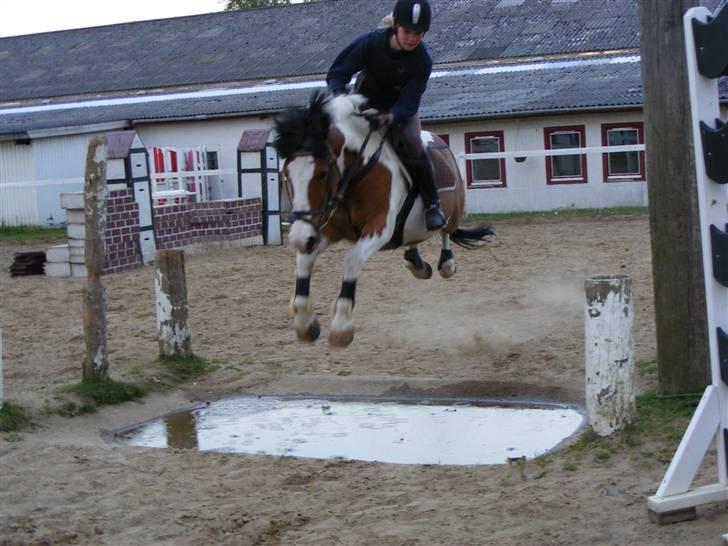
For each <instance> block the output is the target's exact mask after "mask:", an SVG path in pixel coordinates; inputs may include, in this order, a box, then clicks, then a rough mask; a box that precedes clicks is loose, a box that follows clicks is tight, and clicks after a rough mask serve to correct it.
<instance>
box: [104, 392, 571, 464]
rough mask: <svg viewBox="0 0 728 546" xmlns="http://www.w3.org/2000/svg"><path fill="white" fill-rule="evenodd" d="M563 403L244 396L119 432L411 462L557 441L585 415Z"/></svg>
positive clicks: (498, 454) (118, 438) (496, 456)
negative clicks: (511, 404) (385, 400)
mask: <svg viewBox="0 0 728 546" xmlns="http://www.w3.org/2000/svg"><path fill="white" fill-rule="evenodd" d="M583 420H584V418H583V415H582V414H581V413H579V412H578V411H577V410H575V409H573V408H569V407H562V406H546V407H545V406H525V407H524V406H504V405H497V406H496V405H492V403H491V404H490V405H487V404H484V403H477V402H469V403H460V402H458V403H445V402H431V403H430V402H428V403H422V402H418V403H412V402H382V401H371V400H367V401H352V400H323V399H293V400H291V399H281V398H268V397H266V398H254V397H244V398H235V399H230V400H222V401H219V402H214V403H211V404H210V405H208V406H206V407H203V408H199V409H195V410H192V411H188V412H182V413H176V414H174V415H170V416H167V417H163V418H159V419H156V420H154V421H149V422H147V423H143V424H141V425H139V426H136V427H134V428H130V429H127V430H125V431H122V432H120V433H117V434H115V436H114V440H113V441H114V442H117V443H121V444H124V445H128V446H145V447H157V448H167V447H173V448H187V449H198V450H201V451H219V452H229V453H252V454H259V455H288V456H294V457H310V458H317V459H350V460H361V461H379V462H386V463H406V464H452V465H470V464H504V463H507V462H508V461H509V460H518V459H521V458H526V459H531V458H533V457H536V456H538V455H541V454H543V453H546V452H548V451H550V450H552V449H554V448H555V447H557V446H558V445H559V444H560V443H561V442H562V441H563V440H564V439H566V438H568V437H569V436H571V435H572V434H574V433H575V432H576V431H577V430H578V429H579V428H580V427H581V425H582V423H583Z"/></svg>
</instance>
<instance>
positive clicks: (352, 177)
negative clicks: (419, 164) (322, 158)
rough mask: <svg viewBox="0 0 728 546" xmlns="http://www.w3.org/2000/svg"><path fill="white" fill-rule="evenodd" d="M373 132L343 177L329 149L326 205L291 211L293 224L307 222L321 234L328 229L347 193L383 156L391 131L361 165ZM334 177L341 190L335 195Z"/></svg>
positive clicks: (303, 154) (371, 131)
mask: <svg viewBox="0 0 728 546" xmlns="http://www.w3.org/2000/svg"><path fill="white" fill-rule="evenodd" d="M373 132H374V131H373V130H372V129H370V130H369V132H368V133H367V136H366V138H365V139H364V142H363V144H362V145H361V148H359V153H358V154H357V156H356V159H355V160H354V164H353V165H352V166H351V167H350V168H349V169H348V170H347V171H346V172H345V173H344V175H343V176H342V175H341V171H340V170H339V164H338V162H337V158H336V156H335V154H334V152H333V150H332V149H331V147H330V146H329V147H328V148H327V154H326V166H327V173H326V193H325V194H324V198H323V199H322V201H321V202H322V203H324V205H323V208H321V209H312V210H294V211H291V214H290V218H291V220H292V221H293V222H306V223H308V224H311V226H312V227H313V228H314V230H316V232H317V233H320V232H321V230H322V229H323V228H325V227H326V225H327V224H328V223H329V221H330V220H331V218H332V217H333V215H334V213H335V212H336V210H337V209H338V208H339V205H340V204H341V202H342V201H343V200H344V196H345V195H346V191H347V190H348V189H349V187H350V186H351V185H352V183H356V182H359V181H360V180H362V179H363V178H364V177H366V175H368V174H369V172H370V171H371V170H372V169H373V168H374V165H376V164H377V162H378V161H379V157H380V156H381V154H382V148H383V147H384V141H385V140H386V139H387V133H388V132H389V131H387V132H386V133H385V134H384V135H383V136H382V141H381V142H380V143H379V146H378V147H377V149H376V150H375V152H374V153H373V154H372V156H371V157H370V158H369V161H367V163H366V164H365V165H362V164H361V158H362V157H363V153H364V150H365V149H366V147H367V144H368V143H369V137H371V136H372V133H373ZM308 155H311V154H310V153H307V152H296V153H295V154H293V155H292V156H291V157H303V156H308ZM334 175H336V177H337V179H338V180H339V188H338V191H337V192H336V193H334V186H335V184H336V182H335V181H334V179H333V176H334Z"/></svg>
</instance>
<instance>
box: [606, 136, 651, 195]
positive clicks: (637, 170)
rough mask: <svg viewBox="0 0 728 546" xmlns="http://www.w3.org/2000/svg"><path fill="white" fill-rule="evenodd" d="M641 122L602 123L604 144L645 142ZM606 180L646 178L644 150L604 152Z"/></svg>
mask: <svg viewBox="0 0 728 546" xmlns="http://www.w3.org/2000/svg"><path fill="white" fill-rule="evenodd" d="M644 141H645V140H644V126H643V124H642V123H641V122H631V123H605V124H604V125H602V146H627V145H630V144H643V143H644ZM602 165H603V166H604V181H605V182H627V181H633V180H634V181H637V180H644V179H645V153H644V152H611V153H607V154H602Z"/></svg>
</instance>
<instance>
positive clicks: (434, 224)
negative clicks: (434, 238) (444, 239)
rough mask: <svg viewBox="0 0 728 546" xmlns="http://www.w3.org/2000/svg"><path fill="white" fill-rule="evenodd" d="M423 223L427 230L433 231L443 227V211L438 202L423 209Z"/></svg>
mask: <svg viewBox="0 0 728 546" xmlns="http://www.w3.org/2000/svg"><path fill="white" fill-rule="evenodd" d="M425 225H426V226H427V231H435V230H436V229H442V228H443V227H445V213H444V212H442V207H440V205H439V204H435V205H431V206H430V207H428V208H427V209H425Z"/></svg>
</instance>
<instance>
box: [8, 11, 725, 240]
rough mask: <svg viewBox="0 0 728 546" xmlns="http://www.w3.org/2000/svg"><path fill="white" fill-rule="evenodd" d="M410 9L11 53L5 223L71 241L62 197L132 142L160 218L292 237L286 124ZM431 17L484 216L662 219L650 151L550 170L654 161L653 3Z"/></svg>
mask: <svg viewBox="0 0 728 546" xmlns="http://www.w3.org/2000/svg"><path fill="white" fill-rule="evenodd" d="M719 2H720V0H707V1H706V3H707V4H709V7H710V8H711V9H712V8H714V7H715V6H714V5H713V4H715V5H717V4H718V3H719ZM392 4H393V2H392V0H386V1H383V0H321V1H317V2H310V3H304V4H293V5H288V6H279V7H274V8H265V9H254V10H245V11H238V12H221V13H212V14H207V15H198V16H191V17H177V18H170V19H163V20H156V21H145V22H138V23H126V24H120V25H111V26H104V27H95V28H87V29H79V30H69V31H60V32H49V33H42V34H35V35H29V36H17V37H10V38H2V39H0V62H1V63H2V67H3V78H2V80H0V222H3V223H5V224H10V225H13V224H40V225H56V224H62V223H64V222H65V221H66V218H65V211H64V210H63V209H62V208H61V207H60V194H61V193H66V192H73V191H80V189H81V188H82V183H83V179H82V177H83V169H84V164H85V154H86V146H87V142H88V139H89V137H90V136H93V135H98V134H108V133H112V134H116V133H118V132H130V131H131V132H133V133H134V138H136V139H137V142H138V143H139V146H140V147H141V149H142V150H143V152H144V154H143V155H144V162H143V163H144V165H143V166H141V164H139V165H138V166H137V168H138V169H141V170H143V171H146V173H147V174H146V175H147V177H148V184H149V185H148V188H149V189H148V193H147V194H146V196H145V198H146V199H148V200H149V203H150V211H151V212H150V215H151V216H152V217H161V216H162V215H163V214H164V211H165V210H168V207H174V206H177V207H179V206H182V205H191V204H193V203H194V204H197V205H195V206H198V207H202V206H203V205H202V204H205V203H207V204H206V205H204V206H205V207H207V206H213V207H214V208H215V210H216V211H217V213H219V214H215V215H210V216H211V217H212V216H220V218H222V219H223V220H224V219H225V217H227V218H230V215H231V214H233V215H236V214H237V212H230V211H231V210H233V209H235V210H237V208H238V207H247V206H248V205H249V204H244V203H242V202H240V203H238V202H235V201H236V200H251V199H252V200H256V199H257V200H258V201H257V202H258V203H259V206H260V207H261V219H260V220H259V222H258V223H260V233H259V234H257V235H256V237H258V236H260V239H261V241H262V240H268V239H270V241H273V242H278V241H279V237H278V236H276V234H275V233H268V235H271V237H267V236H265V234H264V233H263V232H265V231H271V230H272V231H275V227H274V224H275V222H278V221H279V220H280V215H279V209H280V206H279V205H280V203H279V200H280V198H279V194H278V192H277V185H278V180H277V176H276V175H275V173H276V172H277V161H276V158H275V157H274V154H275V152H274V151H272V150H271V149H270V146H268V145H267V144H268V141H269V140H270V129H271V128H272V125H273V120H274V119H275V116H276V115H277V114H278V113H279V112H280V111H281V110H282V109H284V108H285V107H287V106H291V105H303V104H305V103H306V102H307V100H308V97H309V96H310V94H311V93H312V92H313V91H315V90H317V89H323V88H325V83H324V76H325V72H326V70H327V68H328V66H329V65H330V63H331V61H332V60H333V58H334V56H335V55H336V54H337V53H338V52H339V51H340V50H341V49H342V48H343V47H344V46H345V45H346V44H347V43H348V42H349V41H350V40H351V39H353V38H354V37H355V36H356V35H359V34H362V33H364V32H367V31H369V30H371V29H373V28H375V27H376V26H377V25H378V23H379V21H380V20H381V18H382V17H383V16H384V15H386V14H387V13H388V12H389V11H390V10H391V7H392ZM431 4H432V7H433V12H434V17H433V26H432V29H431V30H430V32H428V34H427V36H426V39H425V43H426V45H427V47H428V50H429V51H430V54H431V56H432V57H433V61H434V68H433V73H432V77H431V80H430V83H429V86H428V90H427V92H426V93H425V95H424V97H423V102H422V106H421V109H420V115H421V118H422V120H423V125H424V126H425V128H427V129H429V130H431V131H433V132H436V133H437V134H439V135H441V136H442V137H443V138H444V139H445V140H446V141H447V142H448V143H449V144H450V147H451V148H452V150H453V153H454V154H455V156H456V157H457V158H458V161H459V164H460V168H461V172H462V175H463V178H464V179H465V180H466V183H467V191H466V208H467V211H468V212H470V213H476V212H512V211H539V210H558V209H564V208H607V207H619V206H645V205H646V204H647V190H646V181H647V173H646V172H645V160H644V152H643V151H639V148H638V149H634V150H630V151H620V152H614V153H579V154H570V155H556V156H549V155H545V153H544V151H545V150H551V149H564V148H594V147H601V146H617V145H636V146H639V145H641V144H643V143H644V136H643V118H642V110H641V104H642V97H641V81H640V62H639V17H638V0H610V1H609V2H593V1H591V0H529V1H525V0H459V1H458V2H453V1H451V0H432V1H431ZM723 80H724V81H722V82H721V88H720V89H721V101H722V104H723V111H724V112H725V105H726V101H727V100H728V82H726V81H725V80H726V79H725V78H724V79H723ZM116 138H118V137H116ZM261 139H262V141H261ZM251 142H256V143H257V144H256V146H257V147H256V146H251V145H250V143H251ZM137 153H139V151H138V150H137ZM473 153H499V154H501V155H500V156H496V157H491V158H478V159H474V158H470V157H469V156H468V155H467V154H473ZM271 154H273V155H271ZM136 157H137V159H138V158H140V157H141V156H136ZM120 159H122V162H124V161H126V163H125V165H127V170H128V172H126V174H123V175H118V177H117V179H118V180H122V182H119V183H118V184H119V185H118V186H117V187H121V186H124V185H126V187H128V189H129V191H131V192H132V193H134V191H135V190H134V189H133V187H132V186H133V184H134V180H135V179H137V178H138V177H137V175H132V173H131V170H132V163H131V158H120ZM137 193H138V191H137ZM135 199H137V202H138V203H140V202H141V201H140V200H139V199H140V198H139V196H138V195H136V197H135ZM210 203H226V204H224V205H219V206H217V205H211V204H210ZM186 217H187V218H190V217H196V218H200V217H201V215H200V214H198V213H195V214H187V215H186ZM241 221H244V222H251V221H252V220H250V219H249V218H248V219H243V220H241ZM153 224H154V222H152V225H153ZM247 225H250V224H247ZM168 229H173V228H168ZM186 229H192V228H190V227H189V226H187V228H186ZM205 229H206V230H208V231H209V230H212V231H214V230H218V233H217V234H218V235H220V234H222V235H229V234H228V233H227V232H225V230H224V229H223V231H219V230H220V229H222V228H221V227H220V226H218V225H216V227H212V228H205ZM153 231H154V232H155V238H156V239H157V240H159V239H160V237H163V235H161V234H160V233H157V232H156V228H153ZM167 235H170V233H167V232H165V234H164V236H167ZM171 235H173V233H172V234H171ZM212 235H215V233H206V232H203V233H202V235H199V234H198V235H197V236H195V237H197V239H195V240H199V241H200V242H204V241H205V240H206V239H205V237H207V236H212ZM182 239H183V238H182ZM256 241H257V239H256Z"/></svg>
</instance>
